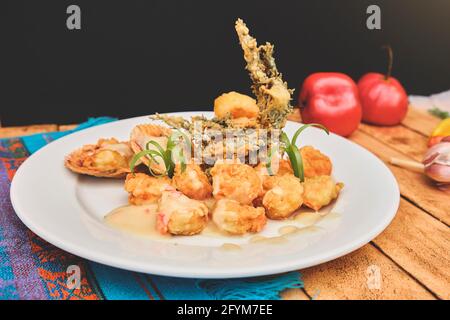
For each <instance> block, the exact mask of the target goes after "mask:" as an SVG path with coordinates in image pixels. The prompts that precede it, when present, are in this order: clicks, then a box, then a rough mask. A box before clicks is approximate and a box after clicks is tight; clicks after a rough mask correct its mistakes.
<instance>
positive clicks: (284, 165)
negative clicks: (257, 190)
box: [255, 158, 294, 181]
mask: <svg viewBox="0 0 450 320" xmlns="http://www.w3.org/2000/svg"><path fill="white" fill-rule="evenodd" d="M276 161H278V165H275V162H276ZM255 170H256V172H257V173H258V174H259V176H260V177H261V179H262V180H263V181H264V179H265V178H267V177H268V176H270V175H269V171H268V169H267V166H266V163H265V162H264V163H263V162H260V163H259V164H258V165H257V166H256V167H255ZM271 173H272V174H273V175H276V176H283V175H285V174H294V170H292V167H291V163H290V162H289V160H286V159H275V158H272V165H271Z"/></svg>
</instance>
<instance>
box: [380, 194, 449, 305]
mask: <svg viewBox="0 0 450 320" xmlns="http://www.w3.org/2000/svg"><path fill="white" fill-rule="evenodd" d="M373 242H374V243H375V244H376V245H377V246H378V247H379V248H380V249H381V250H382V251H383V252H384V253H386V254H387V255H388V256H389V257H390V258H391V259H392V260H394V261H395V262H396V263H397V264H398V265H400V266H401V267H402V268H403V269H404V270H406V271H407V272H408V273H409V274H411V275H412V276H413V277H414V278H415V279H417V280H419V281H420V282H421V283H422V284H424V285H425V286H426V287H427V288H428V289H430V291H432V292H433V293H435V294H436V295H437V296H438V297H439V298H441V299H450V257H449V255H448V253H449V252H450V230H449V228H448V227H447V226H445V225H444V224H442V223H440V222H439V221H437V220H436V219H434V218H432V217H430V216H429V215H427V214H425V213H424V212H423V211H422V210H420V209H419V208H417V207H415V206H414V205H412V204H411V203H409V202H408V201H406V200H404V199H402V200H401V202H400V209H399V211H398V212H397V215H396V217H395V218H394V220H393V221H392V223H391V224H390V225H389V227H388V228H387V229H386V230H385V231H384V232H383V233H382V234H381V235H379V236H378V237H377V238H375V239H374V241H373Z"/></svg>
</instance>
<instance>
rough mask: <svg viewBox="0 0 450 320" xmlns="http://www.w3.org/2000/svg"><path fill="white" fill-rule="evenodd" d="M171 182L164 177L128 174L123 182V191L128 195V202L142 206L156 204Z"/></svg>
mask: <svg viewBox="0 0 450 320" xmlns="http://www.w3.org/2000/svg"><path fill="white" fill-rule="evenodd" d="M171 184H172V181H171V180H170V179H169V178H168V177H166V176H164V177H153V176H150V175H147V174H145V173H130V174H128V175H127V178H126V180H125V190H126V191H127V192H128V193H129V196H128V202H129V203H130V204H134V205H143V204H150V203H156V202H158V200H159V198H160V197H161V194H162V192H163V191H164V190H166V189H167V188H168V187H170V186H171Z"/></svg>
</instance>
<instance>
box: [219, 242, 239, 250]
mask: <svg viewBox="0 0 450 320" xmlns="http://www.w3.org/2000/svg"><path fill="white" fill-rule="evenodd" d="M220 249H222V250H226V251H235V250H241V249H242V248H241V246H240V245H238V244H235V243H224V244H223V245H221V246H220Z"/></svg>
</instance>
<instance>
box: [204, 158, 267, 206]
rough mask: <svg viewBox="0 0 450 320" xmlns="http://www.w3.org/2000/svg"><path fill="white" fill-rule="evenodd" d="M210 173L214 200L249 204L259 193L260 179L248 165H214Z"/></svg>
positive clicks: (260, 187)
mask: <svg viewBox="0 0 450 320" xmlns="http://www.w3.org/2000/svg"><path fill="white" fill-rule="evenodd" d="M210 173H211V176H212V179H213V196H214V198H216V199H224V198H226V199H231V200H236V201H237V202H239V203H241V204H251V203H252V201H253V200H254V199H255V198H256V197H257V196H258V194H259V193H260V192H261V189H262V184H261V179H260V177H259V176H258V174H257V173H256V171H255V170H254V169H253V168H252V167H250V166H249V165H246V164H241V163H231V164H229V163H216V164H215V165H214V167H213V168H212V169H211V171H210Z"/></svg>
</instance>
